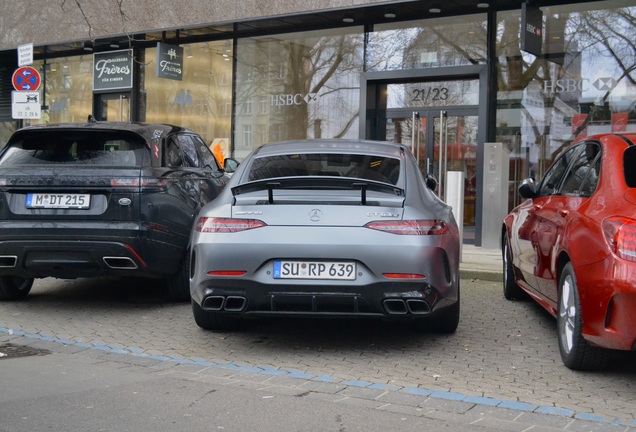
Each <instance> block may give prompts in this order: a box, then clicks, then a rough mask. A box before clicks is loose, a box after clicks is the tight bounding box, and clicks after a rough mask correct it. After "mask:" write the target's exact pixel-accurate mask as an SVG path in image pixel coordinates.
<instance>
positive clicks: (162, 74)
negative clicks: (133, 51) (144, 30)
mask: <svg viewBox="0 0 636 432" xmlns="http://www.w3.org/2000/svg"><path fill="white" fill-rule="evenodd" d="M157 77H158V78H167V79H171V80H176V81H181V79H182V77H183V48H182V47H180V46H178V45H170V44H167V43H163V42H159V43H157Z"/></svg>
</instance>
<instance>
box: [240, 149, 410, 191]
mask: <svg viewBox="0 0 636 432" xmlns="http://www.w3.org/2000/svg"><path fill="white" fill-rule="evenodd" d="M291 176H335V177H350V178H359V179H363V180H375V181H379V182H382V183H387V184H391V185H396V184H397V183H398V179H399V177H400V159H397V158H393V157H386V156H374V155H361V154H316V153H309V154H288V155H276V156H264V157H258V158H256V159H254V161H253V162H252V164H251V166H250V170H249V174H248V180H249V181H256V180H264V179H268V178H276V177H291Z"/></svg>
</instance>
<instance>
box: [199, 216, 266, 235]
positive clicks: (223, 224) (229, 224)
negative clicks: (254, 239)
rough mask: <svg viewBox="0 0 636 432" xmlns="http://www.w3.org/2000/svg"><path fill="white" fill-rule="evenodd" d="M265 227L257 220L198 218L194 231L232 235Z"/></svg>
mask: <svg viewBox="0 0 636 432" xmlns="http://www.w3.org/2000/svg"><path fill="white" fill-rule="evenodd" d="M264 226H266V224H265V222H263V221H260V220H258V219H232V218H208V217H200V218H199V220H197V223H196V225H195V226H194V229H195V230H196V231H199V232H206V233H234V232H240V231H247V230H251V229H254V228H261V227H264Z"/></svg>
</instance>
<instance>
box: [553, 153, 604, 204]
mask: <svg viewBox="0 0 636 432" xmlns="http://www.w3.org/2000/svg"><path fill="white" fill-rule="evenodd" d="M578 147H579V148H580V150H579V151H578V152H577V153H578V154H577V155H576V158H575V159H574V160H573V161H572V165H571V166H570V169H569V171H568V173H567V175H566V176H565V181H564V182H563V186H562V187H561V190H560V192H561V193H562V194H564V195H581V196H590V195H591V194H592V192H594V190H595V189H596V183H597V182H598V167H597V166H596V163H597V161H598V162H599V163H600V153H601V150H600V147H599V146H598V144H595V143H591V142H590V143H584V144H581V145H579V146H578Z"/></svg>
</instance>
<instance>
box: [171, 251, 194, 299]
mask: <svg viewBox="0 0 636 432" xmlns="http://www.w3.org/2000/svg"><path fill="white" fill-rule="evenodd" d="M166 288H167V290H168V296H170V299H172V300H174V301H179V302H185V301H188V300H190V250H189V249H188V250H186V253H185V256H184V257H183V261H182V262H181V265H180V266H179V270H178V271H177V273H175V274H174V275H173V276H171V277H170V278H168V280H167V281H166Z"/></svg>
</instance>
